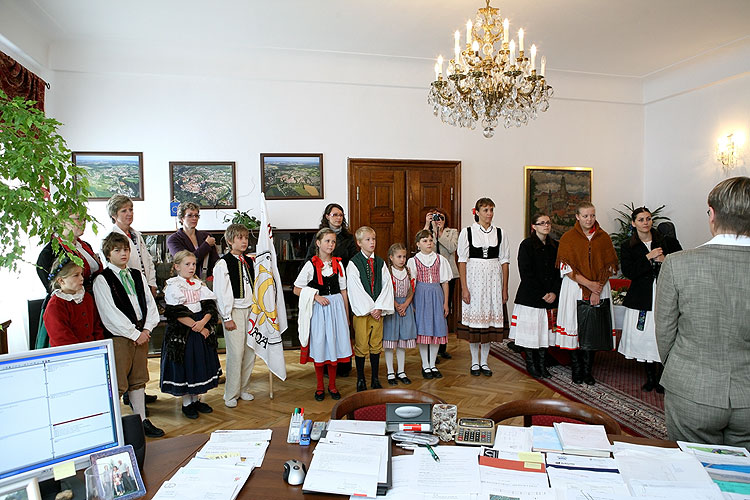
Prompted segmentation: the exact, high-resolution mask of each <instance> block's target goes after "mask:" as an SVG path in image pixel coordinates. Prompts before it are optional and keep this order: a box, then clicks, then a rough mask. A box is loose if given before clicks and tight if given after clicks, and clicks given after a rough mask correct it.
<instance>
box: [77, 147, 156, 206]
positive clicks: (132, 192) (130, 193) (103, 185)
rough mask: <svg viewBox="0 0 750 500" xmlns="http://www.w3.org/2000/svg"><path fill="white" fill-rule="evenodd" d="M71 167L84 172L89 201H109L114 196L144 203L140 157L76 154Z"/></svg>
mask: <svg viewBox="0 0 750 500" xmlns="http://www.w3.org/2000/svg"><path fill="white" fill-rule="evenodd" d="M73 163H74V164H75V165H77V166H79V167H82V168H83V169H85V170H86V178H87V179H88V181H89V200H91V201H96V200H100V201H101V200H108V199H110V198H111V197H112V195H113V194H124V195H125V196H127V197H128V198H130V199H131V200H134V201H141V200H143V153H99V152H92V151H75V152H73Z"/></svg>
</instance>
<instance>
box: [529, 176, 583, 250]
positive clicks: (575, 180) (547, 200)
mask: <svg viewBox="0 0 750 500" xmlns="http://www.w3.org/2000/svg"><path fill="white" fill-rule="evenodd" d="M524 174H525V175H524V177H525V186H526V188H525V191H526V196H525V197H524V203H525V212H526V219H525V222H526V225H525V231H524V232H525V235H526V236H529V235H530V234H531V221H532V219H533V218H534V217H535V216H536V214H538V213H540V212H544V213H546V214H547V215H549V218H550V220H551V221H552V231H551V232H550V236H552V237H553V238H554V239H556V240H559V239H560V236H562V235H563V233H565V231H567V230H568V229H571V228H572V227H573V226H574V225H575V223H576V206H578V204H579V203H581V202H584V201H589V202H590V201H591V186H592V178H591V177H592V170H591V168H588V167H536V166H526V167H524Z"/></svg>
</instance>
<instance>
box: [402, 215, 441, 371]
mask: <svg viewBox="0 0 750 500" xmlns="http://www.w3.org/2000/svg"><path fill="white" fill-rule="evenodd" d="M416 240H417V248H418V249H419V253H417V254H416V255H415V256H414V257H412V258H410V259H409V260H408V261H407V262H406V267H407V268H408V269H409V272H410V273H411V275H412V276H414V277H415V278H416V280H417V286H416V288H415V289H414V308H415V309H416V320H417V321H416V322H417V344H419V356H420V357H421V358H422V377H424V378H426V379H431V378H442V377H443V374H442V373H440V370H438V369H437V368H435V360H436V359H437V355H438V349H439V347H440V344H445V343H446V342H447V340H448V323H447V322H446V320H445V318H446V316H448V312H449V309H448V282H449V281H450V280H451V278H452V277H453V273H452V272H451V267H450V264H449V263H448V260H447V259H446V258H445V257H443V256H442V255H438V254H436V253H435V242H434V241H433V239H432V233H431V232H430V231H427V230H424V229H423V230H422V231H419V232H418V233H417V238H416Z"/></svg>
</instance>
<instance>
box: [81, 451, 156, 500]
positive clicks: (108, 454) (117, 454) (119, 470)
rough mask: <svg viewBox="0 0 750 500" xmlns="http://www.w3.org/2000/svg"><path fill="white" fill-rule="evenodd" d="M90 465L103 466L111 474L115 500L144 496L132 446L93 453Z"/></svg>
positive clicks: (144, 491) (129, 499)
mask: <svg viewBox="0 0 750 500" xmlns="http://www.w3.org/2000/svg"><path fill="white" fill-rule="evenodd" d="M91 465H98V466H104V467H106V468H107V469H108V470H110V471H111V472H112V485H113V486H114V490H115V496H114V498H115V499H116V500H134V499H136V498H140V497H142V496H144V495H145V494H146V486H145V485H144V484H143V479H142V478H141V471H140V469H139V468H138V462H137V461H136V459H135V451H134V450H133V446H132V445H126V446H120V447H118V448H112V449H110V450H105V451H102V452H99V453H94V454H93V455H91Z"/></svg>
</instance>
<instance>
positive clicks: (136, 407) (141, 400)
mask: <svg viewBox="0 0 750 500" xmlns="http://www.w3.org/2000/svg"><path fill="white" fill-rule="evenodd" d="M128 397H130V404H131V405H133V413H135V414H136V415H140V416H141V420H146V389H136V390H134V391H128Z"/></svg>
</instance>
